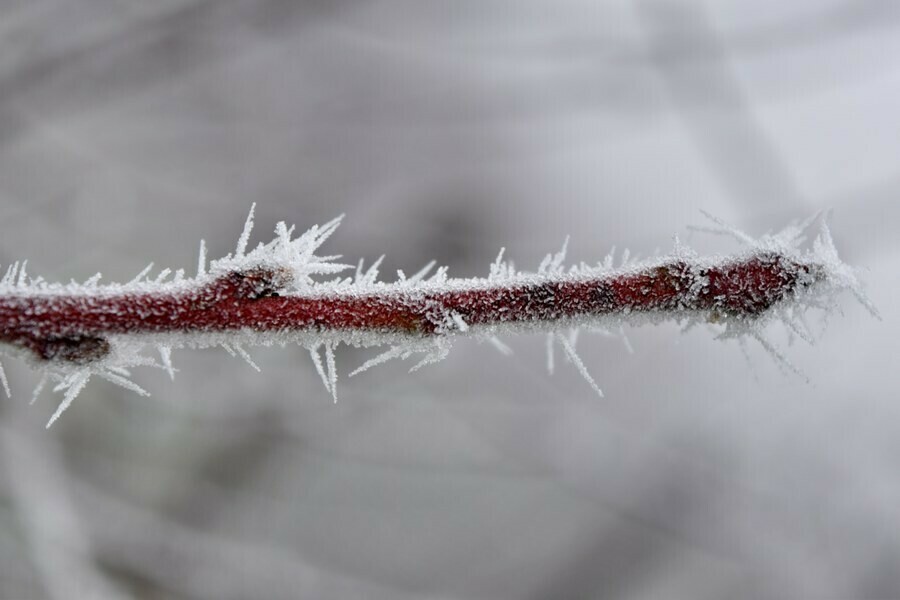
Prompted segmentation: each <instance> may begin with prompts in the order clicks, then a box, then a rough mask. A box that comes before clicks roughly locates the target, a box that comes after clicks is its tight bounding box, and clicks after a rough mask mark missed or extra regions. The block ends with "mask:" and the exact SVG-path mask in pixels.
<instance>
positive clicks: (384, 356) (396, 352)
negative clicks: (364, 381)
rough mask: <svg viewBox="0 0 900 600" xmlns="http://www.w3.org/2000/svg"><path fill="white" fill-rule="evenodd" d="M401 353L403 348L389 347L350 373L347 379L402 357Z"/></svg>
mask: <svg viewBox="0 0 900 600" xmlns="http://www.w3.org/2000/svg"><path fill="white" fill-rule="evenodd" d="M403 352H404V349H403V346H391V347H390V348H389V349H388V350H385V351H384V352H382V353H381V354H379V355H378V356H376V357H374V358H370V359H369V360H367V361H366V362H364V363H363V364H361V365H360V366H358V367H357V368H356V369H354V370H353V371H351V372H350V374H349V375H348V377H353V376H354V375H358V374H360V373H362V372H363V371H368V370H369V369H371V368H372V367H374V366H376V365H380V364H382V363H386V362H387V361H389V360H391V359H393V358H399V357H400V356H402V355H403Z"/></svg>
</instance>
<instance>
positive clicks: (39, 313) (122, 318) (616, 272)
mask: <svg viewBox="0 0 900 600" xmlns="http://www.w3.org/2000/svg"><path fill="white" fill-rule="evenodd" d="M710 219H711V221H712V226H710V227H706V228H701V229H703V230H706V231H710V232H712V233H718V234H725V235H730V236H732V237H734V238H735V239H736V240H737V241H739V242H740V243H742V244H743V245H744V246H745V250H744V252H742V253H740V254H737V255H734V256H729V257H708V258H704V257H700V256H698V255H696V254H695V253H694V252H693V251H691V250H690V249H688V248H685V247H683V246H681V245H680V244H678V243H677V242H676V247H675V250H674V252H673V253H672V254H671V255H669V256H662V257H657V258H654V259H652V260H647V261H643V262H640V263H636V262H632V261H630V260H629V257H628V254H627V252H626V253H625V254H624V255H623V257H622V259H621V264H620V265H618V266H616V265H615V264H614V261H615V257H614V256H613V254H612V253H611V254H610V255H608V256H607V257H606V258H605V259H604V260H603V261H601V262H599V263H597V264H596V265H587V264H585V263H581V264H578V265H573V266H571V267H568V268H567V267H565V266H564V265H563V261H564V260H565V256H566V245H565V244H564V245H563V248H562V249H561V250H560V251H559V252H557V253H555V254H549V255H547V257H546V258H545V259H544V260H543V262H542V263H541V264H540V266H539V267H538V269H537V271H535V272H528V271H521V270H517V269H516V268H515V266H514V265H513V263H512V262H510V261H505V260H504V259H503V251H502V250H501V252H500V255H499V256H498V257H497V259H496V261H495V262H494V263H493V264H492V265H491V269H490V274H489V276H488V277H486V278H470V279H451V278H448V276H447V268H446V267H441V268H438V269H437V270H436V271H435V272H434V273H433V274H430V273H431V271H432V269H433V267H434V263H433V262H432V263H429V264H428V265H426V267H425V268H423V269H422V270H421V271H419V272H418V273H416V274H414V275H412V276H410V277H407V276H406V275H405V274H404V273H403V272H402V271H398V279H397V281H395V282H393V283H385V282H381V281H378V279H377V278H378V265H379V264H380V262H381V259H379V260H378V261H376V262H375V263H374V264H373V265H372V266H370V267H369V268H368V269H364V268H363V263H362V261H360V263H359V264H358V266H357V267H356V272H355V275H353V276H350V277H344V276H341V275H338V276H337V277H334V278H331V279H326V280H325V281H322V280H321V279H322V278H327V277H331V276H334V275H336V274H339V273H341V272H343V271H345V270H346V269H349V268H351V267H350V266H349V265H344V264H340V263H337V262H336V260H337V259H339V258H340V256H320V255H318V254H316V252H317V251H318V250H319V248H320V246H321V245H322V244H323V243H324V242H325V241H326V240H327V239H328V238H329V237H330V236H331V235H332V234H333V233H334V231H335V230H336V229H337V227H338V225H339V224H340V221H341V217H338V218H337V219H334V220H333V221H331V222H329V223H326V224H325V225H323V226H321V227H320V226H318V225H316V226H313V227H312V228H311V229H309V230H308V231H306V232H305V233H303V234H301V235H299V236H298V237H296V238H295V237H294V228H293V227H290V228H289V227H288V226H287V225H285V223H283V222H281V223H278V225H277V227H276V229H275V233H276V237H275V239H274V240H273V241H271V242H269V243H268V244H262V243H261V244H259V245H258V246H257V247H256V248H255V249H253V250H251V251H248V249H247V248H248V243H249V239H250V233H251V229H252V226H253V210H252V209H251V211H250V215H249V216H248V218H247V222H246V224H245V226H244V230H243V232H242V233H241V235H240V237H239V239H238V242H237V247H236V249H235V251H234V253H233V254H229V255H228V256H226V257H224V258H222V259H219V260H215V261H212V263H210V264H209V265H207V259H206V250H205V244H204V243H202V242H201V246H200V257H199V260H198V266H197V275H196V276H195V277H192V278H187V277H185V274H184V271H183V270H179V271H176V272H175V273H174V274H173V273H172V272H171V270H170V269H164V270H163V271H161V272H160V273H159V274H158V275H156V276H155V277H150V275H149V274H150V271H151V269H152V266H153V265H152V264H151V265H148V267H147V268H145V269H144V270H143V271H141V273H139V274H138V275H137V276H136V277H135V278H134V279H133V280H132V281H131V282H129V283H126V284H108V285H100V284H99V279H100V274H99V273H98V274H97V275H95V276H94V277H92V278H90V279H89V280H88V281H86V282H85V283H75V282H72V283H70V284H67V285H62V284H51V283H47V282H45V281H43V280H42V279H41V278H29V277H28V275H27V273H26V271H25V264H24V263H23V264H21V265H20V264H19V263H15V264H13V265H12V266H10V267H9V269H8V270H7V272H6V275H5V276H4V278H3V279H2V281H0V342H2V343H3V349H4V350H5V351H6V352H8V353H10V354H13V355H17V356H21V357H23V358H25V359H26V360H28V361H29V362H30V363H31V364H32V365H33V366H35V367H36V368H37V369H39V370H40V371H41V372H42V373H43V378H42V380H41V383H40V384H39V385H38V389H37V390H35V394H34V398H36V397H37V395H38V394H39V393H40V390H41V388H42V387H43V386H44V385H45V384H46V383H47V381H48V380H53V381H54V382H55V383H56V386H55V388H54V389H55V391H62V392H64V393H65V395H64V397H63V401H62V402H61V403H60V405H59V408H58V409H57V411H56V413H55V414H54V415H53V417H52V418H51V419H50V422H49V423H48V427H49V426H50V424H52V423H53V421H54V420H56V418H58V417H59V415H60V414H61V413H62V412H63V411H64V410H65V409H66V408H67V407H68V406H69V404H71V402H72V400H73V399H74V398H75V397H76V396H77V394H78V393H79V392H80V391H81V390H82V389H83V388H84V386H85V385H86V384H87V382H88V380H89V379H90V378H91V377H92V376H98V377H101V378H103V379H106V380H108V381H111V382H112V383H115V384H117V385H120V386H122V387H124V388H127V389H130V390H132V391H134V392H137V393H139V394H142V395H146V394H147V392H146V391H144V390H143V388H141V387H139V386H138V385H137V384H136V383H134V382H133V381H132V380H131V379H130V371H129V369H130V368H131V367H135V366H152V367H157V368H160V369H163V370H165V371H167V372H168V373H169V375H170V376H172V377H173V378H174V372H175V370H174V368H173V366H172V361H171V352H172V350H173V349H174V348H184V347H215V346H219V347H222V348H224V349H225V350H227V351H228V352H229V353H230V354H232V355H233V356H238V355H239V356H241V357H242V358H244V359H245V360H246V361H247V362H248V363H249V364H250V366H252V367H253V368H255V369H257V370H259V368H258V367H257V366H256V364H255V363H254V362H253V360H252V359H251V358H250V356H249V354H248V353H247V351H246V350H245V349H244V348H245V346H249V345H272V344H280V345H285V344H288V343H295V344H299V345H301V346H303V347H305V348H306V349H308V350H309V352H310V356H311V358H312V360H313V363H314V365H315V367H316V370H317V371H318V373H319V375H320V376H321V378H322V381H323V383H324V385H325V388H326V389H327V390H328V391H329V392H330V393H331V395H332V396H333V397H334V399H335V401H336V400H337V370H336V365H335V353H334V350H335V347H336V346H337V345H339V344H341V343H344V344H349V345H352V346H357V347H370V346H387V347H388V349H387V350H386V351H385V352H383V353H382V354H380V355H378V356H377V357H375V358H373V359H371V360H369V361H368V362H366V363H365V364H363V365H362V366H361V367H359V368H358V369H356V370H355V371H354V372H352V373H351V375H355V374H357V373H359V372H362V371H365V370H366V369H368V368H370V367H372V366H375V365H378V364H381V363H383V362H386V361H388V360H390V359H394V358H401V359H406V358H408V357H410V356H412V355H414V354H420V355H423V358H422V359H421V360H420V362H419V363H418V364H416V365H415V366H413V368H412V369H411V370H413V371H414V370H416V369H418V368H419V367H421V366H423V365H426V364H429V363H433V362H437V361H439V360H441V359H443V358H444V357H446V356H447V354H448V353H449V351H450V348H451V345H452V341H453V340H454V339H455V338H458V337H473V338H476V339H485V340H489V341H492V342H493V343H494V344H495V346H497V347H498V349H500V350H501V351H503V352H508V348H507V347H506V346H505V345H504V344H503V343H502V342H500V341H499V340H498V339H497V335H499V334H506V333H516V332H519V331H544V332H546V333H547V334H548V342H549V343H548V368H549V369H550V370H551V371H552V369H553V363H554V360H553V349H554V347H555V346H556V345H559V346H560V347H561V348H562V349H563V351H564V354H565V356H566V358H567V359H568V360H569V361H570V362H572V363H573V364H574V365H575V367H576V368H577V370H578V371H579V372H580V373H581V375H582V376H583V377H584V378H585V379H586V380H587V381H588V383H590V385H591V386H592V387H593V388H594V390H595V391H596V392H597V393H598V394H600V395H601V396H602V392H601V391H600V388H599V386H598V385H597V384H596V383H595V382H594V380H593V378H592V377H591V375H590V374H589V373H588V370H587V368H586V366H585V365H584V363H583V362H582V361H581V359H580V358H579V357H578V354H577V353H576V350H575V343H576V340H577V336H578V332H579V331H580V330H581V329H582V328H586V329H588V330H600V331H604V332H622V328H623V326H624V325H641V324H648V323H658V322H661V321H673V320H674V321H677V322H679V323H681V324H683V325H684V326H685V327H686V328H689V327H692V326H694V325H696V324H701V323H716V324H719V325H721V326H722V327H723V331H722V332H721V334H720V336H719V337H721V338H739V339H744V338H746V337H752V338H754V339H756V340H757V341H759V343H760V344H761V345H762V346H763V347H764V348H765V349H766V350H767V351H768V352H769V353H770V354H771V355H772V356H773V357H774V358H775V359H776V360H777V361H778V362H779V363H780V364H781V365H782V366H784V367H786V368H787V369H789V370H791V371H794V372H795V373H798V374H799V370H798V369H797V368H796V367H794V366H793V365H792V364H791V363H790V362H789V361H788V360H787V359H786V358H785V356H784V355H783V354H782V352H781V351H780V350H779V349H778V348H777V347H776V346H775V345H774V344H773V343H772V342H771V341H769V340H768V339H767V338H766V337H765V335H764V330H763V329H764V327H765V326H766V325H767V324H768V323H770V322H771V321H772V320H773V319H774V320H780V321H782V322H783V323H784V324H785V325H786V326H787V327H788V328H789V330H790V331H791V332H793V333H794V334H796V335H797V336H798V337H800V338H803V339H806V340H807V341H810V342H812V341H813V337H814V336H813V334H812V332H811V330H810V329H809V327H808V326H807V325H806V324H805V321H804V319H803V315H804V313H805V312H806V311H807V310H808V309H810V308H820V309H824V310H831V309H832V308H833V307H834V296H835V295H836V294H837V293H838V292H841V291H843V290H848V289H849V290H850V291H851V292H853V293H854V294H855V295H856V296H857V298H858V299H859V300H860V301H861V302H862V303H863V304H865V305H866V306H868V307H869V308H870V310H872V311H873V313H874V309H873V308H871V305H870V304H869V303H868V301H867V300H866V299H865V297H864V296H863V294H862V291H861V289H860V285H859V283H858V281H857V279H856V277H855V274H854V272H853V270H852V269H851V268H850V267H848V266H847V265H845V264H844V263H842V262H841V261H840V259H839V258H838V255H837V251H836V249H835V247H834V244H833V242H832V239H831V235H830V232H829V229H828V227H827V225H826V224H825V222H824V220H823V221H822V224H821V229H820V231H819V233H818V235H817V236H816V237H815V239H814V240H813V243H812V246H811V248H808V249H802V248H801V244H802V243H803V242H804V241H805V239H806V235H807V232H808V230H809V229H810V227H811V226H812V224H813V222H814V221H815V219H816V217H814V218H812V219H808V220H807V221H806V222H804V223H800V224H795V225H791V226H789V227H787V228H786V229H784V230H783V231H781V232H779V233H777V234H774V235H766V236H763V237H761V238H759V239H754V238H752V237H751V236H749V235H747V234H745V233H743V232H741V231H739V230H737V229H735V228H732V227H728V226H726V225H725V224H723V223H721V222H720V221H718V220H716V219H714V218H712V217H710ZM622 335H624V333H623V334H622ZM148 348H150V349H155V350H156V351H157V352H158V359H157V358H155V357H152V356H150V355H148V354H146V352H145V351H146V350H147V349H148ZM322 348H324V361H323V357H322V353H321V352H320V349H322ZM0 379H2V382H3V385H4V386H5V387H6V389H7V393H8V391H9V386H8V382H7V381H6V377H5V374H3V372H2V368H0Z"/></svg>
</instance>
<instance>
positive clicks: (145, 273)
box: [125, 263, 153, 286]
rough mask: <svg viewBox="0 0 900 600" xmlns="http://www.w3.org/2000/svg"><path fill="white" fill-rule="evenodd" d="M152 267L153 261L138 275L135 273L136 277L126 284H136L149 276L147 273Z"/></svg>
mask: <svg viewBox="0 0 900 600" xmlns="http://www.w3.org/2000/svg"><path fill="white" fill-rule="evenodd" d="M152 268H153V263H150V264H149V265H147V266H146V267H144V268H143V269H142V270H141V272H140V273H138V274H137V275H135V276H134V279H132V280H131V281H129V282H128V283H126V284H125V285H126V286H129V285H134V284H135V283H138V282H140V281H141V280H142V279H143V278H144V277H146V276H147V273H149V272H150V270H151V269H152Z"/></svg>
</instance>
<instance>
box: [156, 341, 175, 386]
mask: <svg viewBox="0 0 900 600" xmlns="http://www.w3.org/2000/svg"><path fill="white" fill-rule="evenodd" d="M159 359H160V360H161V361H162V365H163V369H165V371H166V373H168V374H169V379H171V380H172V381H175V368H174V367H173V366H172V348H171V347H169V346H159Z"/></svg>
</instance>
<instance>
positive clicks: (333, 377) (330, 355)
mask: <svg viewBox="0 0 900 600" xmlns="http://www.w3.org/2000/svg"><path fill="white" fill-rule="evenodd" d="M325 364H326V365H327V367H328V383H329V384H330V386H331V397H332V398H334V402H335V404H337V366H336V365H335V362H334V344H333V343H331V342H325Z"/></svg>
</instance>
